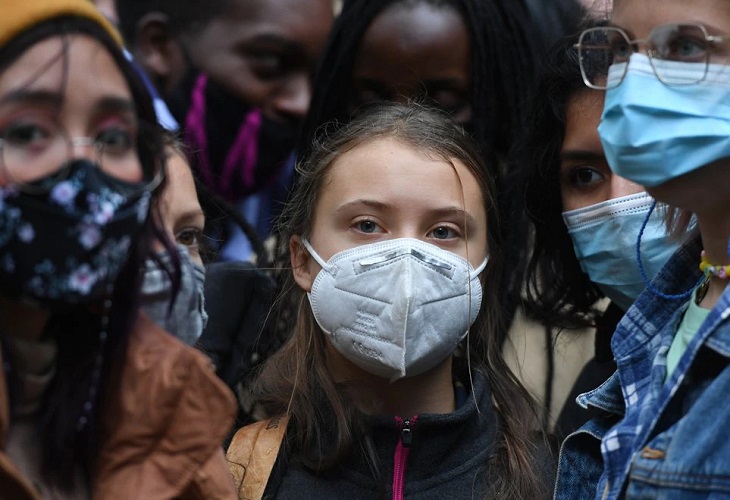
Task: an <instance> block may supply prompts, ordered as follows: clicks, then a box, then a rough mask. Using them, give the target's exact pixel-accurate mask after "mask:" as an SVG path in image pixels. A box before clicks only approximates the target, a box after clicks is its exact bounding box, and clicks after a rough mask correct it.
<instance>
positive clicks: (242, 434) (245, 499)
mask: <svg viewBox="0 0 730 500" xmlns="http://www.w3.org/2000/svg"><path fill="white" fill-rule="evenodd" d="M288 421H289V417H288V416H282V417H274V418H271V419H269V420H262V421H261V422H256V423H254V424H251V425H247V426H246V427H244V428H243V429H240V430H239V431H238V432H236V435H235V436H233V440H232V441H231V444H230V446H229V447H228V451H227V452H226V459H227V460H228V467H229V469H230V470H231V474H233V481H234V482H235V484H236V489H237V490H238V498H240V499H241V500H260V499H261V498H262V497H263V495H264V490H265V489H266V484H267V483H268V482H269V477H270V476H271V470H272V469H273V468H274V463H275V462H276V457H277V455H278V454H279V448H280V447H281V442H282V441H283V440H284V433H285V432H286V424H287V422H288Z"/></svg>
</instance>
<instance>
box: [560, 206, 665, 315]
mask: <svg viewBox="0 0 730 500" xmlns="http://www.w3.org/2000/svg"><path fill="white" fill-rule="evenodd" d="M652 202H653V198H652V197H651V196H649V195H648V194H646V193H637V194H632V195H629V196H622V197H620V198H614V199H612V200H608V201H604V202H602V203H597V204H595V205H590V206H588V207H584V208H579V209H577V210H571V211H569V212H563V220H564V221H565V225H566V226H567V227H568V233H569V234H570V237H571V238H572V239H573V248H574V249H575V255H576V257H577V258H578V262H580V265H581V268H582V269H583V272H585V273H586V274H587V275H588V277H589V278H590V280H591V281H592V282H594V283H595V284H596V285H598V288H600V290H601V291H602V292H603V293H604V294H605V295H606V297H608V298H609V299H611V300H612V301H613V302H614V303H615V304H616V305H617V306H619V307H620V308H621V309H623V310H624V311H625V310H627V309H628V308H629V306H631V304H632V303H633V302H634V300H635V299H636V297H638V296H639V294H640V293H641V292H642V291H643V290H644V287H645V284H644V280H643V279H642V277H641V273H640V271H639V265H638V263H637V261H636V241H637V239H638V236H639V231H640V229H641V225H642V223H643V222H644V219H645V218H646V215H647V213H648V212H649V209H650V208H651V205H652ZM678 247H679V243H677V242H675V241H671V240H670V239H669V235H668V234H667V230H666V227H665V225H664V221H663V220H662V218H661V216H660V215H658V214H657V212H656V211H654V212H653V213H652V214H651V217H650V218H649V220H648V222H647V225H646V228H645V229H644V234H643V236H642V239H641V259H642V263H643V264H644V270H645V272H646V275H647V277H648V278H649V279H650V280H651V279H653V278H654V276H655V275H656V274H657V273H658V272H659V270H660V269H661V268H662V266H664V264H665V263H666V261H667V260H668V259H669V257H670V256H671V255H672V254H673V253H674V251H675V250H676V249H677V248H678Z"/></svg>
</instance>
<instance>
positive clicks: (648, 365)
mask: <svg viewBox="0 0 730 500" xmlns="http://www.w3.org/2000/svg"><path fill="white" fill-rule="evenodd" d="M700 251H701V242H700V241H699V239H696V240H694V241H692V242H691V243H689V244H687V245H685V246H684V247H683V248H681V249H680V250H679V251H677V253H675V254H674V256H673V257H672V259H670V261H669V262H668V263H667V265H666V266H665V267H664V269H663V270H662V271H661V272H660V273H659V275H658V276H657V277H656V278H655V279H654V282H653V284H654V286H655V287H656V288H658V289H659V290H661V291H663V292H664V293H666V294H678V293H682V292H684V291H686V290H689V289H691V288H692V287H693V286H695V285H696V284H697V283H698V281H699V279H700V278H701V273H700V271H699V268H698V264H699V261H700ZM686 308H687V302H686V299H684V300H681V299H679V300H677V299H674V300H672V299H662V298H659V297H657V296H655V295H654V294H652V293H651V292H650V291H648V290H647V291H645V292H644V293H642V294H641V295H640V296H639V298H638V299H637V300H636V302H635V303H634V305H633V306H632V307H631V308H630V309H629V310H628V311H627V313H626V315H625V316H624V318H623V319H622V320H621V322H620V323H619V325H618V327H617V329H616V332H615V333H614V336H613V339H612V341H611V347H612V350H613V353H614V356H615V358H616V364H617V370H616V373H614V375H613V376H611V378H609V380H607V381H606V382H605V383H604V384H603V385H601V387H599V388H597V389H595V390H593V391H591V392H589V393H586V394H582V395H581V396H580V397H579V398H578V403H579V404H581V405H582V406H584V407H586V408H590V409H591V410H593V411H595V412H596V413H597V416H596V417H595V418H593V419H592V420H590V421H589V422H588V423H587V424H586V425H584V426H583V427H582V428H581V429H579V430H578V431H576V432H574V433H573V434H571V435H570V436H568V438H567V439H566V440H565V442H564V443H563V446H562V450H561V453H560V463H559V468H558V481H557V484H556V488H555V498H556V499H571V500H573V499H582V498H600V499H604V498H605V499H615V498H624V497H626V498H652V499H666V500H670V499H672V500H673V499H683V500H684V499H700V498H713V499H714V498H730V439H728V436H729V435H730V401H728V396H730V367H729V366H728V364H729V361H730V321H728V317H729V316H730V287H729V288H728V289H726V290H725V292H724V293H723V295H722V297H721V298H720V300H719V301H718V303H717V304H716V305H715V307H714V308H713V310H712V311H711V312H710V314H709V316H708V317H707V319H706V320H705V322H704V323H703V324H702V326H701V327H700V330H699V331H698V332H697V334H696V335H695V338H694V339H693V340H692V342H691V343H690V345H689V346H688V347H687V350H686V352H685V353H684V355H683V356H682V358H681V359H680V361H679V364H678V366H677V368H676V369H675V371H674V373H673V374H672V375H671V377H670V378H669V379H668V380H667V381H666V382H665V380H664V379H665V377H666V373H667V370H666V358H667V352H668V351H669V346H670V345H671V342H672V339H673V337H674V334H675V332H676V331H677V327H678V325H679V322H680V321H681V319H682V315H683V314H684V312H685V310H686Z"/></svg>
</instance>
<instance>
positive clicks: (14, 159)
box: [0, 119, 163, 194]
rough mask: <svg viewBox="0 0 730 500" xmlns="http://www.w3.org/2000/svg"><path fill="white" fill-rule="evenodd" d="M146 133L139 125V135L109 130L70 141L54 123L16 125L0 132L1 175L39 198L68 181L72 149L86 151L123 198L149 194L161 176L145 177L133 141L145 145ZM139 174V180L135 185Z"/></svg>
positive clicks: (36, 121)
mask: <svg viewBox="0 0 730 500" xmlns="http://www.w3.org/2000/svg"><path fill="white" fill-rule="evenodd" d="M150 133H151V127H150V126H149V125H140V126H139V130H138V131H127V130H125V129H123V128H115V127H109V128H107V129H105V130H102V131H100V132H98V133H97V135H96V136H95V137H69V136H68V134H67V133H66V132H65V130H64V129H63V127H62V126H61V125H60V124H58V123H56V122H55V121H53V120H51V121H49V120H35V121H34V120H32V119H31V120H24V121H17V122H15V123H11V124H9V125H8V126H6V127H5V128H4V129H3V130H2V131H0V169H1V170H2V172H3V174H4V175H5V177H6V178H7V180H8V181H9V182H10V183H11V184H12V185H13V186H16V187H17V188H18V189H20V190H21V191H25V192H29V193H34V194H37V193H43V192H47V191H48V190H49V189H51V188H52V187H53V186H55V185H56V184H57V183H58V182H60V181H61V180H63V179H64V178H65V177H66V176H67V175H68V168H66V167H67V166H68V165H69V162H70V160H71V159H72V158H73V157H74V154H75V152H74V151H75V149H76V148H79V147H82V148H91V149H93V152H94V160H95V161H96V163H97V164H98V165H99V167H100V168H101V170H102V171H104V172H105V173H106V174H108V175H109V176H110V177H112V178H114V179H117V180H118V181H119V186H120V190H122V191H124V192H125V194H134V192H140V191H147V190H152V189H154V187H156V186H157V185H158V184H159V183H160V182H161V180H162V176H163V172H162V169H161V168H158V169H156V171H155V172H152V173H144V169H143V167H142V164H141V160H140V158H139V148H138V141H140V140H141V141H147V140H148V138H149V137H150V136H149V134H150ZM150 142H151V140H150ZM139 172H143V180H142V181H141V182H136V181H134V178H135V177H137V176H138V175H139Z"/></svg>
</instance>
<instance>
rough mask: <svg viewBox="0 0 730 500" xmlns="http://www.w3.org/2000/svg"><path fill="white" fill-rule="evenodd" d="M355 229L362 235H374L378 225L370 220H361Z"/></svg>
mask: <svg viewBox="0 0 730 500" xmlns="http://www.w3.org/2000/svg"><path fill="white" fill-rule="evenodd" d="M357 228H358V229H359V230H360V231H362V232H363V233H368V234H371V233H374V232H375V231H377V229H378V225H377V224H376V223H375V222H373V221H371V220H367V219H366V220H361V221H359V222H358V223H357Z"/></svg>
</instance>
